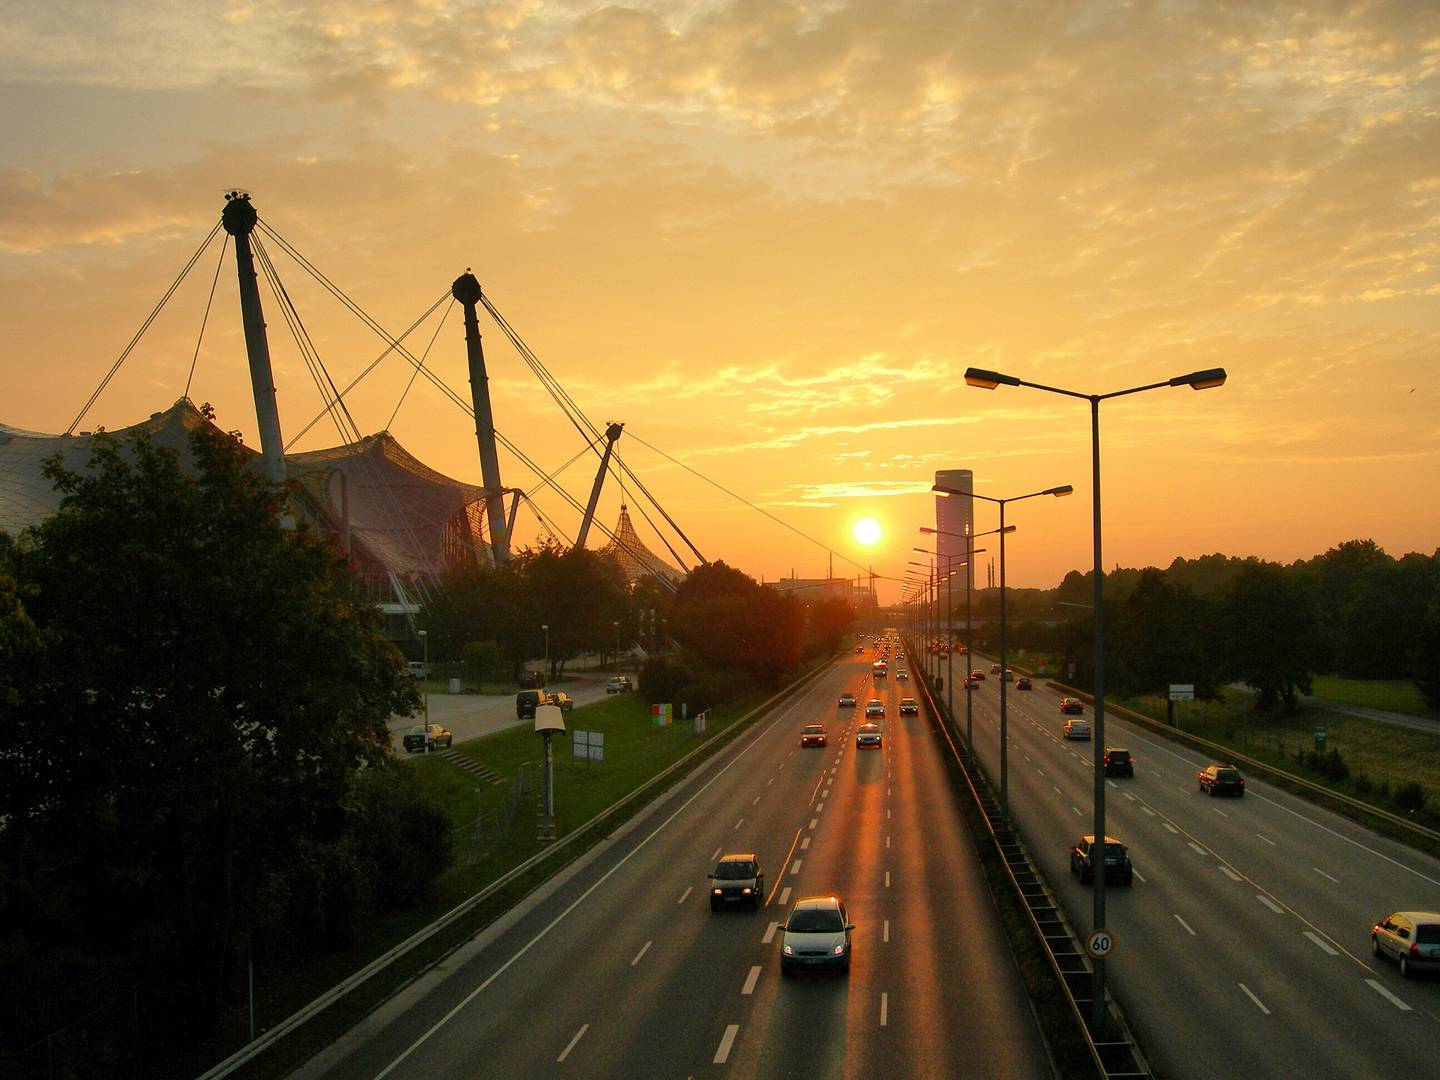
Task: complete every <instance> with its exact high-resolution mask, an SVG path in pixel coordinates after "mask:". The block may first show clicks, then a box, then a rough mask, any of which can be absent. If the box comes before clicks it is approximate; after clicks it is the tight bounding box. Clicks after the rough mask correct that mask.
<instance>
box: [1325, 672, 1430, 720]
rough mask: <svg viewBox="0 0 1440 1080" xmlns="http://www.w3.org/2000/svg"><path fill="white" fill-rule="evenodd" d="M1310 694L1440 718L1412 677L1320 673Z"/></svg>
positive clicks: (1340, 702)
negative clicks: (1375, 676)
mask: <svg viewBox="0 0 1440 1080" xmlns="http://www.w3.org/2000/svg"><path fill="white" fill-rule="evenodd" d="M1310 693H1311V695H1312V696H1314V697H1317V698H1319V699H1320V700H1321V701H1333V702H1336V703H1337V704H1340V705H1361V706H1364V707H1365V708H1367V709H1383V710H1384V711H1385V712H1395V713H1405V714H1406V715H1407V716H1422V717H1429V718H1432V719H1435V718H1440V713H1437V712H1436V711H1435V710H1434V709H1432V708H1430V707H1429V706H1427V705H1426V704H1425V698H1424V697H1423V696H1422V695H1421V693H1420V688H1419V687H1417V686H1416V685H1415V684H1414V682H1412V681H1411V680H1409V679H1342V678H1340V676H1338V675H1316V676H1315V677H1314V679H1313V686H1312V687H1311V691H1310Z"/></svg>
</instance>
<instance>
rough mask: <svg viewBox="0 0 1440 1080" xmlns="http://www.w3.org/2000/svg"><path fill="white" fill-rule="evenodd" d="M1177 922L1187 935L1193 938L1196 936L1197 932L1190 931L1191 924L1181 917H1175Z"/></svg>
mask: <svg viewBox="0 0 1440 1080" xmlns="http://www.w3.org/2000/svg"><path fill="white" fill-rule="evenodd" d="M1175 921H1176V922H1178V923H1179V924H1180V925H1181V926H1183V927H1184V928H1185V932H1186V933H1187V934H1189V935H1190V936H1191V937H1194V936H1195V931H1194V930H1191V929H1190V924H1189V923H1187V922H1186V921H1185V920H1184V919H1182V918H1181V917H1180V916H1179V915H1176V916H1175Z"/></svg>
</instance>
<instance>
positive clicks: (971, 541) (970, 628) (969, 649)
mask: <svg viewBox="0 0 1440 1080" xmlns="http://www.w3.org/2000/svg"><path fill="white" fill-rule="evenodd" d="M920 531H921V532H922V533H924V534H925V535H926V536H954V537H958V538H959V539H961V540H964V541H965V551H966V563H965V565H967V566H968V565H972V564H973V563H974V561H975V556H976V555H979V554H982V553H983V552H984V551H985V549H984V548H977V547H976V546H975V541H976V540H978V539H979V538H980V537H982V536H994V535H995V534H996V533H1000V538H1001V541H1002V542H1003V541H1004V538H1005V532H1014V531H1015V526H1014V525H1010V526H1007V527H1006V529H1005V532H1000V530H999V529H991V530H989V531H988V532H983V533H974V534H970V533H952V532H945V531H944V530H942V529H932V528H930V527H929V526H928V525H921V526H920ZM917 550H918V549H917ZM955 557H956V558H958V557H959V556H958V554H957V555H956V556H955ZM973 580H974V574H972V573H970V572H968V571H967V572H966V574H965V662H966V663H967V664H968V663H973V659H972V658H973V656H974V652H975V649H974V646H975V642H974V636H975V632H974V625H973V623H972V621H971V618H970V587H971V583H972V581H973ZM965 681H966V682H967V683H969V681H970V673H969V672H968V671H967V672H965ZM1000 681H1001V682H1002V683H1003V682H1004V681H1005V680H1004V677H1003V674H1002V677H1001V680H1000ZM971 706H972V701H971V698H970V687H969V686H966V687H965V742H966V744H967V745H968V746H969V747H970V752H971V753H972V754H973V753H974V752H975V739H974V734H975V733H974V713H973V710H972V708H971ZM950 715H951V716H954V715H955V713H954V709H953V704H952V709H951V713H950Z"/></svg>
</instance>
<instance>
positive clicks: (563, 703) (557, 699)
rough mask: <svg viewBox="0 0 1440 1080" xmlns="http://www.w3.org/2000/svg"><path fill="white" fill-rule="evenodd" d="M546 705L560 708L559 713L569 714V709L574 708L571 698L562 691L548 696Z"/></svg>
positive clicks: (573, 701)
mask: <svg viewBox="0 0 1440 1080" xmlns="http://www.w3.org/2000/svg"><path fill="white" fill-rule="evenodd" d="M547 704H550V705H558V706H560V711H561V712H569V711H570V710H571V709H573V708H575V699H574V698H572V697H571V696H570V695H569V694H567V693H565V691H564V690H556V691H554V692H553V693H552V694H550V695H549V701H548V702H547Z"/></svg>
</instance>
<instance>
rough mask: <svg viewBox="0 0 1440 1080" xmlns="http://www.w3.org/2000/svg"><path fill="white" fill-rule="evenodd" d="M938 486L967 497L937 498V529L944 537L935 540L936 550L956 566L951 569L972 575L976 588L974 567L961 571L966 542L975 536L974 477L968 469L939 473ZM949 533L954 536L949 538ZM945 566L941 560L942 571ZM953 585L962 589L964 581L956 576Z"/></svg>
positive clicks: (939, 471)
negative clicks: (972, 496)
mask: <svg viewBox="0 0 1440 1080" xmlns="http://www.w3.org/2000/svg"><path fill="white" fill-rule="evenodd" d="M935 483H937V484H939V485H940V486H941V487H947V488H951V489H952V490H954V491H964V492H966V494H965V495H964V496H959V495H936V496H935V528H936V529H938V530H939V531H940V534H941V535H939V536H936V537H935V539H936V540H937V541H938V542H939V543H938V544H937V546H936V548H935V550H936V551H938V552H940V554H942V555H946V556H949V557H950V558H952V559H953V560H954V562H953V563H951V564H950V565H953V566H954V567H955V568H956V569H957V570H959V571H960V573H963V574H969V576H970V581H971V583H972V585H973V583H974V581H975V567H974V566H968V567H965V568H964V569H963V570H962V569H961V568H960V561H961V560H962V559H963V558H964V557H965V552H966V551H968V550H969V546H968V545H967V544H966V542H965V539H964V538H965V537H967V536H973V535H974V534H975V500H974V499H972V498H971V497H970V495H969V492H972V491H974V490H975V474H974V473H972V472H971V471H970V470H969V469H940V470H938V471H937V472H936V473H935ZM947 533H948V534H952V535H946V534H947ZM945 565H946V564H945V562H944V561H943V560H942V562H941V564H940V567H939V569H942V570H943V568H944V566H945ZM954 584H955V588H956V589H963V588H964V587H965V579H964V578H963V577H958V576H957V577H956V579H955V583H954Z"/></svg>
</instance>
